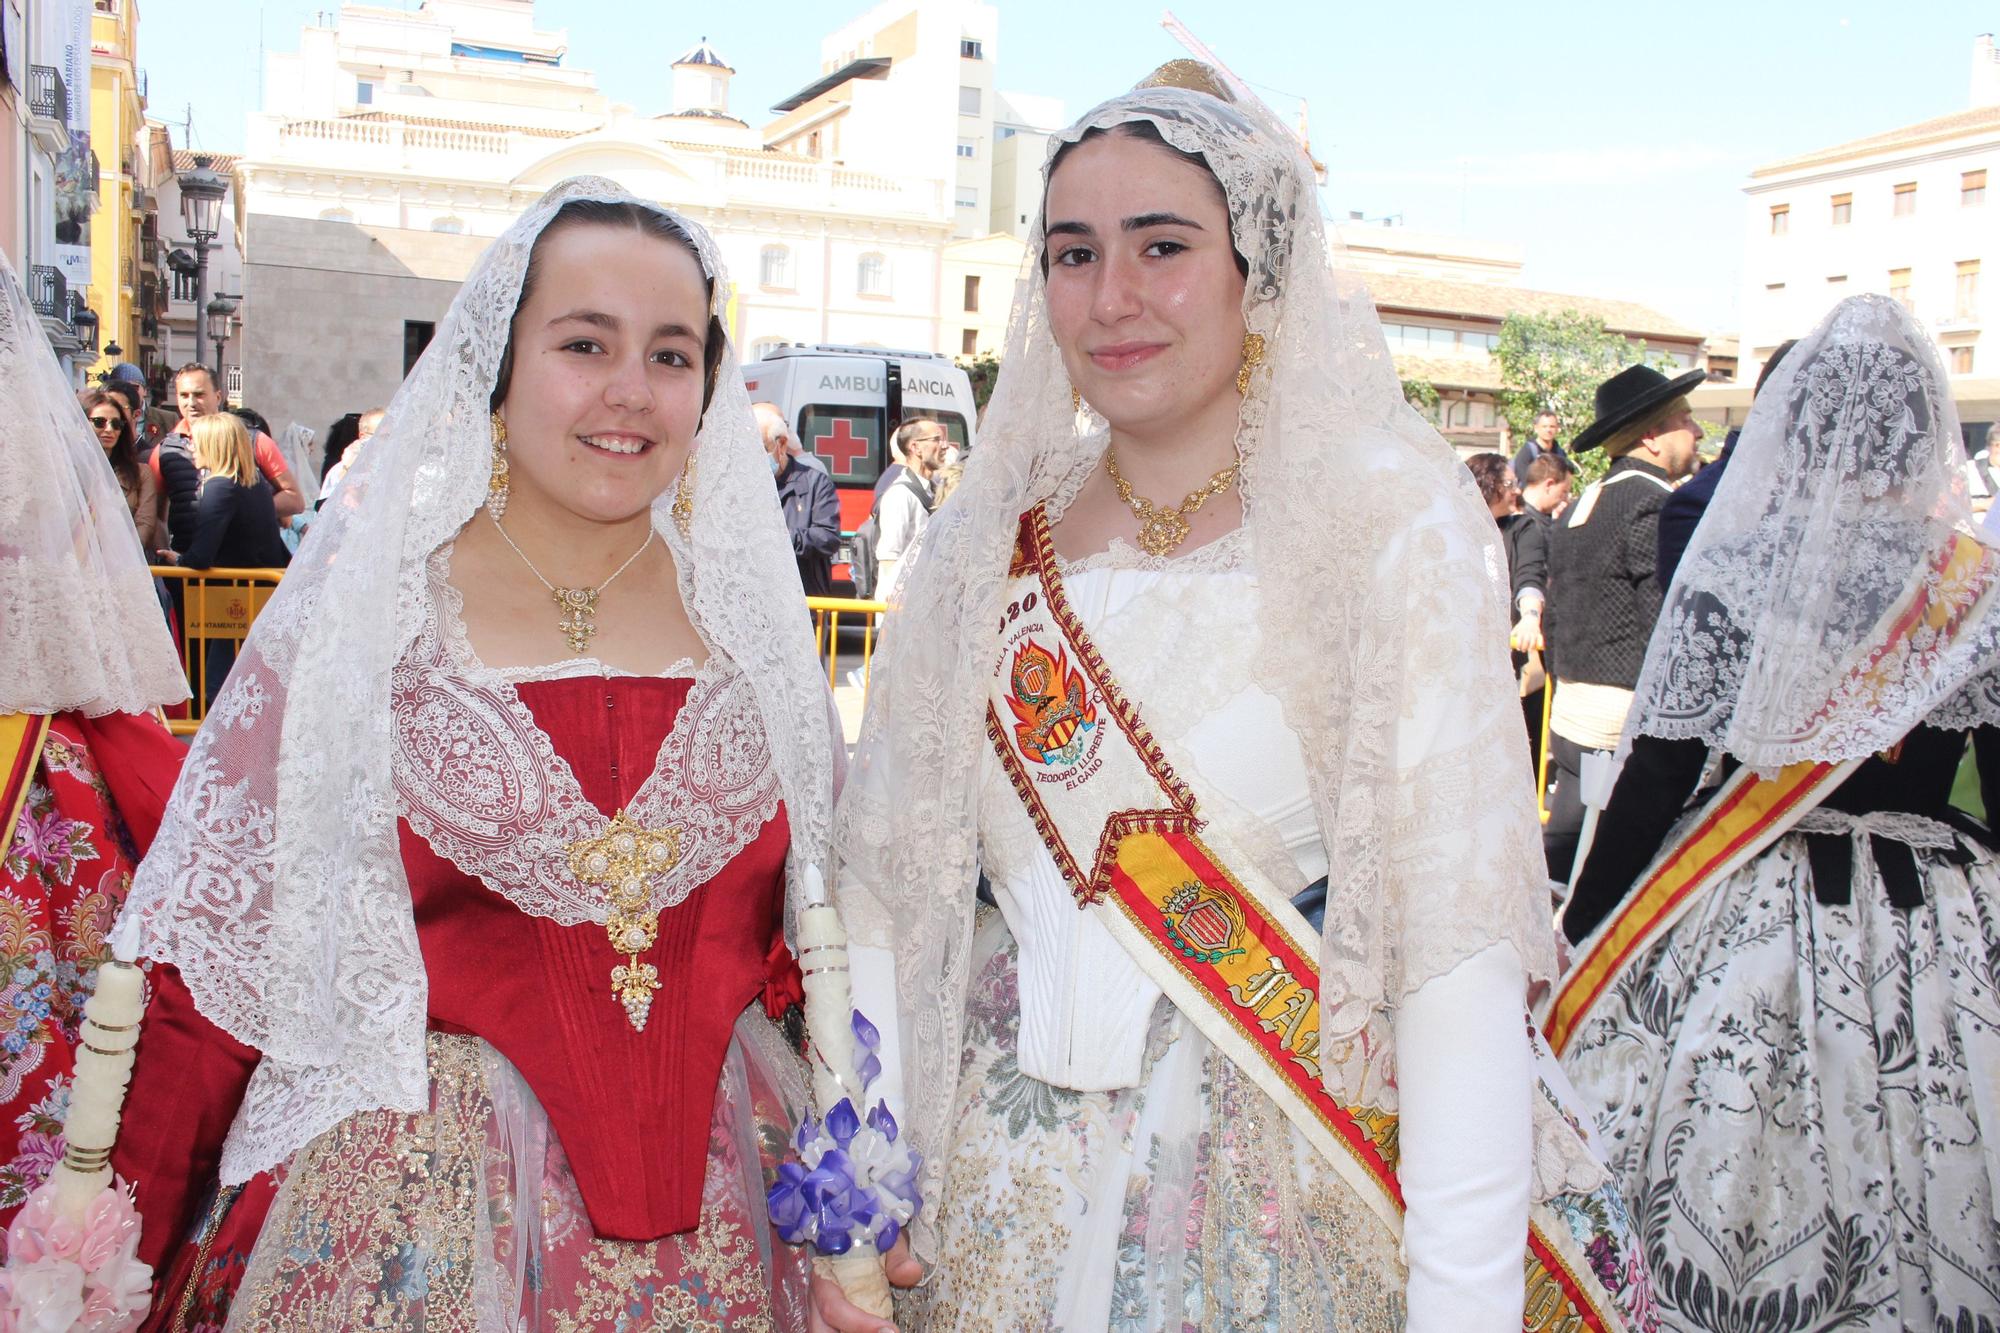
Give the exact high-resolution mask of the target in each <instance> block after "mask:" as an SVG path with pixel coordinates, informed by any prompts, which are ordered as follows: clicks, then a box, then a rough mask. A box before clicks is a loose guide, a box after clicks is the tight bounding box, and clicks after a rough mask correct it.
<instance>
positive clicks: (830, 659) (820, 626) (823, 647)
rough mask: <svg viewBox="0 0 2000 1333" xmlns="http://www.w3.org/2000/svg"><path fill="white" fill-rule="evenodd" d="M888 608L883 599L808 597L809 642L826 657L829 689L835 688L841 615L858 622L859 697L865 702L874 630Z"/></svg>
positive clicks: (872, 653)
mask: <svg viewBox="0 0 2000 1333" xmlns="http://www.w3.org/2000/svg"><path fill="white" fill-rule="evenodd" d="M888 609H889V604H888V603H887V602H878V601H875V600H873V599H868V598H860V597H808V598H806V610H808V611H810V612H812V618H813V643H814V644H815V645H816V646H817V647H818V649H819V653H820V656H821V657H824V658H825V659H826V683H827V686H828V687H829V688H834V687H837V686H838V685H839V684H840V681H839V674H840V673H839V662H840V622H841V617H843V616H845V617H848V618H849V623H850V624H852V623H853V622H854V621H857V620H858V621H859V622H860V623H861V665H860V667H859V668H858V669H859V671H860V672H861V700H862V703H863V704H864V705H865V704H866V703H867V701H868V677H869V672H870V669H871V668H872V667H873V665H874V662H875V632H876V629H877V627H878V626H879V625H880V624H881V620H882V616H883V614H884V613H885V612H887V611H888Z"/></svg>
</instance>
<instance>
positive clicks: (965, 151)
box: [958, 139, 979, 157]
mask: <svg viewBox="0 0 2000 1333" xmlns="http://www.w3.org/2000/svg"><path fill="white" fill-rule="evenodd" d="M958 155H959V156H960V157H978V156H979V141H978V140H977V139H960V140H959V141H958Z"/></svg>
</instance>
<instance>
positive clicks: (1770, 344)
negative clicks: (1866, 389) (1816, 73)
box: [1741, 35, 2000, 437]
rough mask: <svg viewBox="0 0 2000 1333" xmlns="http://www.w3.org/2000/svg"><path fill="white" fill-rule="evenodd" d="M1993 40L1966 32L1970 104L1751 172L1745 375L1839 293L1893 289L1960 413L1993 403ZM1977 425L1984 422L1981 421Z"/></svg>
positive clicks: (1999, 81) (1997, 226)
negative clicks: (1931, 347) (1931, 351)
mask: <svg viewBox="0 0 2000 1333" xmlns="http://www.w3.org/2000/svg"><path fill="white" fill-rule="evenodd" d="M1995 188H2000V51H1997V50H1996V48H1995V45H1994V40H1993V38H1992V36H1991V35H1985V36H1981V37H1979V38H1978V39H1977V40H1976V41H1975V42H1974V44H1973V51H1972V79H1971V90H1970V97H1969V101H1968V106H1967V108H1966V109H1965V110H1963V111H1959V112H1954V113H1953V114H1951V115H1948V116H1940V117H1937V118H1935V119H1932V120H1927V121H1922V122H1920V123H1918V124H1914V125H1906V126H1902V127H1900V128H1897V129H1893V130H1889V131H1886V132H1884V133H1882V134H1878V135H1873V136H1870V137H1869V138H1865V139H1860V140H1856V141H1854V142H1851V143H1844V144H1839V145H1836V146H1834V147H1831V148H1825V149H1820V150H1816V151H1813V152H1809V153H1803V154H1800V155H1798V156H1796V157H1791V158H1787V159H1785V160H1783V161H1779V162H1773V163H1770V164H1768V165H1766V166H1762V167H1759V168H1757V169H1756V170H1755V171H1753V172H1751V175H1750V183H1749V184H1748V185H1747V186H1745V188H1744V193H1745V196H1746V200H1747V202H1746V206H1745V212H1744V231H1745V236H1744V264H1743V275H1744V278H1743V299H1742V303H1741V309H1742V318H1743V328H1742V338H1741V342H1742V350H1741V358H1742V375H1741V378H1742V379H1743V380H1745V381H1751V380H1754V379H1755V378H1756V375H1757V372H1758V370H1759V369H1760V368H1761V367H1762V365H1763V363H1764V362H1765V361H1766V360H1767V359H1768V358H1769V356H1770V354H1771V352H1772V350H1773V349H1775V348H1776V347H1777V345H1778V344H1779V343H1780V342H1782V341H1784V340H1785V339H1787V338H1795V337H1798V336H1800V335H1802V334H1804V333H1806V332H1808V331H1810V330H1811V329H1812V328H1813V326H1814V325H1816V324H1817V323H1818V322H1819V320H1820V319H1821V318H1822V317H1823V316H1824V315H1825V314H1826V312H1827V310H1828V309H1830V308H1831V307H1832V306H1833V305H1834V304H1835V303H1837V302H1838V301H1840V300H1842V299H1844V298H1845V297H1848V296H1852V295H1856V294H1858V293H1862V292H1875V293H1879V294H1881V295H1885V296H1889V297H1893V298H1894V299H1896V300H1897V301H1900V302H1902V304H1903V305H1904V306H1905V307H1906V308H1907V309H1908V310H1909V311H1910V313H1911V314H1913V315H1915V316H1916V317H1917V319H1918V320H1919V321H1920V322H1921V323H1922V324H1923V325H1924V327H1925V328H1926V329H1927V330H1928V331H1929V333H1930V334H1931V336H1932V337H1933V338H1934V339H1935V340H1936V342H1937V345H1938V348H1939V351H1940V353H1941V359H1942V361H1943V362H1944V365H1945V370H1946V373H1947V375H1948V376H1949V377H1950V379H1951V381H1952V386H1953V396H1954V397H1955V398H1956V399H1957V400H1958V402H1959V410H1960V414H1961V416H1963V417H1965V418H1966V419H1967V421H1968V422H1969V423H1972V424H1975V425H1979V426H1982V427H1983V426H1984V425H1985V424H1986V423H1990V422H1991V421H1992V420H1993V419H1994V416H1995V414H1996V408H2000V402H1996V400H2000V318H1996V317H2000V304H1996V303H1995V301H1994V300H1993V299H1992V297H1991V296H1990V295H1989V293H1990V291H1991V289H1992V288H1993V286H1994V284H1996V283H2000V211H1996V210H2000V200H1995V199H1994V196H1993V194H1992V193H1991V191H1992V190H1993V189H1995ZM1978 433H1979V434H1980V435H1981V436H1982V437H1983V435H1984V430H1983V429H1982V430H1980V431H1979V432H1978Z"/></svg>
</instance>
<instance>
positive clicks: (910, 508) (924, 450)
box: [875, 418, 945, 599]
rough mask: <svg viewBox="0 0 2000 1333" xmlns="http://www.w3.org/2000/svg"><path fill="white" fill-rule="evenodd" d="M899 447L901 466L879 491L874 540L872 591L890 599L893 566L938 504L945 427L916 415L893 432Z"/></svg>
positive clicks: (914, 541) (913, 544)
mask: <svg viewBox="0 0 2000 1333" xmlns="http://www.w3.org/2000/svg"><path fill="white" fill-rule="evenodd" d="M896 437H897V439H898V440H899V441H900V442H901V444H902V448H903V466H902V469H901V471H899V472H898V473H897V474H896V477H895V480H894V481H893V482H891V483H890V485H889V487H888V488H887V489H886V490H882V491H880V492H879V493H878V494H877V497H876V500H875V522H876V524H877V526H878V527H879V528H880V530H881V536H880V538H879V539H878V540H877V541H876V544H875V559H876V561H877V563H878V568H879V570H880V572H879V573H878V574H877V575H876V580H875V589H876V591H875V595H876V596H877V597H881V598H885V599H886V598H888V597H891V596H893V595H894V594H895V591H896V567H897V564H898V562H900V561H901V560H902V558H903V557H904V556H905V555H907V554H909V552H910V551H911V550H913V549H914V548H915V547H916V544H917V541H918V539H919V538H921V537H922V536H923V535H924V528H925V526H926V525H927V524H929V522H930V521H931V511H932V510H933V509H936V508H937V496H936V494H935V493H934V492H933V491H932V490H931V479H932V478H933V477H935V476H936V475H937V472H938V469H939V468H940V467H942V466H943V465H944V445H945V435H944V427H943V426H940V425H939V424H938V423H937V422H935V421H931V420H929V419H924V418H920V419H918V420H916V421H910V422H906V423H904V425H903V427H902V429H901V430H898V431H897V432H896Z"/></svg>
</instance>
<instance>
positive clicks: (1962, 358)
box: [1951, 347, 1972, 375]
mask: <svg viewBox="0 0 2000 1333" xmlns="http://www.w3.org/2000/svg"><path fill="white" fill-rule="evenodd" d="M1951 373H1952V374H1954V375H1970V374H1971V373H1972V349H1971V348H1970V347H1954V348H1952V349H1951Z"/></svg>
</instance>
